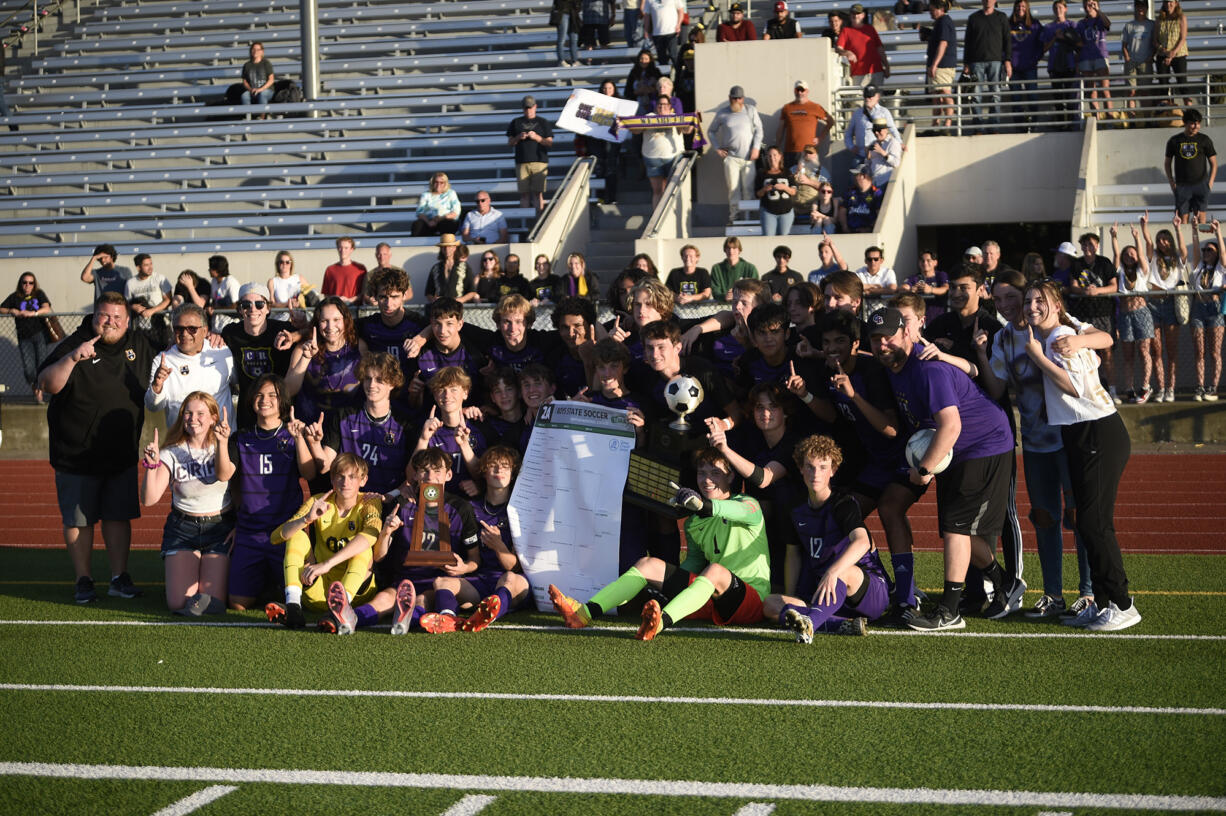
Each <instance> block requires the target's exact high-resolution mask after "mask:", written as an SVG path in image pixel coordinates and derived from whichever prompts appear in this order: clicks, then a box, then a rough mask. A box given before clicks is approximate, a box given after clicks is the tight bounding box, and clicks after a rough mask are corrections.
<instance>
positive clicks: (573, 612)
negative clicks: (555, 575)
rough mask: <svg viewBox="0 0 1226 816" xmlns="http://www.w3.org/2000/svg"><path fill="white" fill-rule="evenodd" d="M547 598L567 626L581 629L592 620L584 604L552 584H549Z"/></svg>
mask: <svg viewBox="0 0 1226 816" xmlns="http://www.w3.org/2000/svg"><path fill="white" fill-rule="evenodd" d="M549 600H550V601H551V602H552V603H553V608H554V609H555V610H557V613H558V614H559V615H561V616H562V620H564V621H565V622H566V625H567V627H569V628H571V629H582V628H583V627H585V626H587V625H588V624H590V623H591V622H592V616H591V614H590V613H589V612H588V611H587V607H586V606H584V605H583V604H581V603H579V602H578V601H576V600H575V599H574V598H568V597H567V596H566V595H563V594H562V590H560V589H558V588H557V587H556V586H554V585H553V584H550V585H549Z"/></svg>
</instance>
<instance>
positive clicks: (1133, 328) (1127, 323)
mask: <svg viewBox="0 0 1226 816" xmlns="http://www.w3.org/2000/svg"><path fill="white" fill-rule="evenodd" d="M1119 327H1120V340H1122V341H1124V342H1125V343H1135V342H1137V341H1138V340H1153V339H1154V315H1153V313H1152V312H1151V311H1150V310H1149V309H1148V308H1146V307H1145V306H1142V307H1141V308H1140V309H1133V310H1132V311H1131V312H1122V313H1121V314H1120V320H1119Z"/></svg>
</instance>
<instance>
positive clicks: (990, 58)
mask: <svg viewBox="0 0 1226 816" xmlns="http://www.w3.org/2000/svg"><path fill="white" fill-rule="evenodd" d="M982 2H983V8H982V9H981V10H980V11H976V12H975V13H974V14H972V15H971V16H970V18H969V19H967V21H966V32H965V33H964V34H963V37H962V63H963V65H962V74H963V75H964V76H966V77H969V78H970V79H971V80H972V81H973V82H974V83H975V88H974V91H973V95H972V97H971V104H972V105H973V106H974V114H973V117H974V118H973V120H972V121H973V122H974V123H975V124H977V125H979V126H981V127H993V128H994V127H996V126H997V125H999V124H1000V87H1001V84H1002V83H1004V82H1005V81H1006V80H1007V79H1008V78H1009V77H1010V76H1011V75H1012V73H1013V63H1012V62H1011V60H1012V56H1013V40H1012V38H1011V37H1010V36H1009V18H1008V17H1007V16H1006V15H1005V13H1004V12H1003V11H997V10H996V0H982Z"/></svg>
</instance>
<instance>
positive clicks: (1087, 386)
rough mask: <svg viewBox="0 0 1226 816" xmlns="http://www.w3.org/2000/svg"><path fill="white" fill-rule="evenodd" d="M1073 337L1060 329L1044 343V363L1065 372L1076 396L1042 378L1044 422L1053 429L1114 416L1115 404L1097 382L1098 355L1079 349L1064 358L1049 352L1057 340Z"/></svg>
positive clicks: (1054, 352) (1054, 331) (1071, 332)
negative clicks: (1045, 406) (1046, 362)
mask: <svg viewBox="0 0 1226 816" xmlns="http://www.w3.org/2000/svg"><path fill="white" fill-rule="evenodd" d="M1076 333H1077V332H1075V331H1074V330H1073V329H1071V328H1069V327H1068V326H1063V325H1061V326H1057V327H1056V328H1054V329H1052V331H1051V334H1049V335H1047V339H1046V340H1044V341H1043V351H1044V353H1045V354H1046V355H1047V359H1049V360H1051V361H1052V362H1053V363H1055V364H1056V365H1058V366H1060V367H1061V368H1063V369H1064V370H1065V371H1067V372H1068V376H1069V380H1071V381H1072V383H1073V389H1074V390H1075V391H1076V392H1077V396H1075V397H1072V396H1069V395H1068V394H1066V393H1064V392H1063V391H1062V390H1060V389H1059V388H1057V387H1056V386H1055V385H1054V384H1053V383H1052V382H1051V381H1050V380H1049V379H1047V376H1046V375H1044V379H1043V398H1044V402H1045V404H1046V405H1047V421H1048V422H1050V423H1051V424H1052V425H1075V424H1076V423H1078V422H1087V421H1089V420H1093V419H1102V418H1103V417H1109V416H1111V415H1112V414H1114V413H1115V402H1114V400H1112V399H1111V395H1110V394H1108V393H1107V389H1106V388H1104V387H1103V384H1102V383H1101V382H1100V381H1099V379H1098V355H1097V354H1095V353H1094V351H1093V349H1088V348H1080V349H1077V351H1075V352H1073V353H1072V354H1071V355H1069V356H1067V357H1066V356H1064V355H1063V354H1060V353H1059V352H1057V351H1055V350H1054V349H1053V348H1052V344H1053V343H1054V342H1055V341H1056V340H1057V339H1058V338H1061V337H1066V336H1068V335H1072V334H1076Z"/></svg>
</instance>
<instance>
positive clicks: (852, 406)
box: [829, 354, 907, 470]
mask: <svg viewBox="0 0 1226 816" xmlns="http://www.w3.org/2000/svg"><path fill="white" fill-rule="evenodd" d="M855 362H856V365H855V369H854V370H853V371H851V372H848V373H847V377H848V379H850V380H851V386H852V388H854V389H855V392H856V395H857V396H860V397H863V398H864V399H865V401H867V402H868V403H869V404H870V405H874V406H876V407H878V408H883V409H888V410H894V407H895V406H894V394H893V392H892V391H891V390H890V380H889V377H887V376H886V370H885V368H884V367H883V366H882V365H881V363H879V362H877V360H876V359H875V358H873V357H867V356H865V355H863V354H860V355H857V356H856V358H855ZM829 398H830V401H831V402H833V403H834V407H835V410H836V411H838V412H839V419H840V420H841V421H843V422H846V423H848V424H849V425H850V426H851V428H852V430H853V431H854V432H855V435H856V438H857V439H859V440H860V444H861V445H863V446H864V450H865V453H866V454H867V459H868V461H869V462H870V463H872V464H873V465H876V466H877V467H878V468H881V469H885V470H895V469H897V468H901V467H905V463H906V459H905V458H904V457H903V451H904V450H905V449H906V445H907V438H906V437H905V436H904V435H903V434H895V435H894V437H893V438H891V437H888V436H886V435H885V434H883V433H880V432H878V430H877V429H876V428H874V427H873V424H872V423H871V422H869V421H868V419H867V418H866V417H865V416H864V414H863V413H862V412H861V411H860V409H859V408H857V407H856V402H855V400H853V399H851V398H850V397H847V396H844V394H843V392H842V391H840V390H839V389H838V388H837V387H836V386H835V385H834V383H830V384H829Z"/></svg>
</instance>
